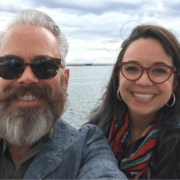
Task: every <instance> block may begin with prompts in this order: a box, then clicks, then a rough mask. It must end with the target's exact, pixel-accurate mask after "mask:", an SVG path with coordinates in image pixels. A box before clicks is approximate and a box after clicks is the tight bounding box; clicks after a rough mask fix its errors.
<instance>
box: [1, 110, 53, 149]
mask: <svg viewBox="0 0 180 180" xmlns="http://www.w3.org/2000/svg"><path fill="white" fill-rule="evenodd" d="M0 113H1V120H0V123H1V125H0V138H4V139H6V140H7V141H8V142H9V143H10V144H14V145H19V146H22V145H24V144H29V145H32V144H33V143H35V142H37V141H38V140H39V139H40V138H41V137H42V136H43V135H45V134H47V133H48V132H49V131H50V130H51V129H52V128H53V125H54V121H53V114H52V113H51V111H50V110H49V109H48V110H47V111H46V112H45V113H44V115H38V114H37V113H36V111H35V109H33V108H28V109H25V110H24V111H22V112H19V113H18V114H17V115H15V114H12V113H11V112H10V111H4V112H0Z"/></svg>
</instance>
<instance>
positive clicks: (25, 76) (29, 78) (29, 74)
mask: <svg viewBox="0 0 180 180" xmlns="http://www.w3.org/2000/svg"><path fill="white" fill-rule="evenodd" d="M38 82H39V79H38V78H37V77H36V76H35V74H34V73H33V71H32V69H31V67H30V66H29V65H27V66H25V69H24V72H23V73H22V74H21V75H20V77H19V78H18V79H17V83H19V84H22V83H23V84H31V83H38Z"/></svg>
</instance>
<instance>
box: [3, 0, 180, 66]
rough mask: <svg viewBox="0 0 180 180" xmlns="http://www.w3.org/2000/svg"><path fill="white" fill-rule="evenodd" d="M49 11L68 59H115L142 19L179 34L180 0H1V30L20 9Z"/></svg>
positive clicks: (112, 61)
mask: <svg viewBox="0 0 180 180" xmlns="http://www.w3.org/2000/svg"><path fill="white" fill-rule="evenodd" d="M29 8H34V9H37V10H40V11H44V12H46V13H47V14H48V15H50V16H51V17H52V18H53V19H54V20H55V22H56V23H57V24H58V25H59V27H60V29H61V31H62V32H63V33H64V34H65V35H66V37H67V39H68V41H69V45H70V50H69V53H68V56H67V62H68V63H74V62H77V63H89V62H92V63H114V62H115V61H116V58H117V55H118V52H119V51H120V46H121V43H122V41H123V39H125V38H127V36H128V35H129V33H130V31H131V30H132V29H133V28H134V27H135V26H136V25H139V24H141V23H148V24H152V23H153V24H159V25H162V26H164V27H166V28H168V29H170V30H172V31H173V32H174V33H175V34H176V35H177V36H178V37H179V35H180V1H179V0H151V1H150V0H26V1H24V0H2V1H0V31H1V30H3V28H4V27H5V25H6V23H7V22H8V21H9V20H10V19H11V18H12V17H13V16H14V14H15V13H16V12H18V11H20V10H24V9H29Z"/></svg>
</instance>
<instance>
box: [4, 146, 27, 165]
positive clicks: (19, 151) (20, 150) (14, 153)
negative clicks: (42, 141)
mask: <svg viewBox="0 0 180 180" xmlns="http://www.w3.org/2000/svg"><path fill="white" fill-rule="evenodd" d="M30 148H31V146H30V145H23V146H17V145H12V144H10V145H8V149H9V152H10V154H11V157H12V160H13V162H14V165H15V167H16V168H17V166H18V165H19V163H20V162H21V160H22V159H23V157H24V156H25V155H26V154H27V152H28V151H29V149H30Z"/></svg>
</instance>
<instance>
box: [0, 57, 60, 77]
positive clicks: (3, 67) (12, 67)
mask: <svg viewBox="0 0 180 180" xmlns="http://www.w3.org/2000/svg"><path fill="white" fill-rule="evenodd" d="M26 65H29V66H30V67H31V69H32V72H33V73H34V74H35V76H36V77H37V78H39V79H49V78H51V77H55V76H56V74H57V70H58V69H59V67H60V66H61V59H58V58H53V57H50V56H37V57H35V58H34V60H33V63H24V62H23V60H22V59H21V58H20V57H17V56H14V55H13V56H11V55H9V56H4V57H0V77H2V78H4V79H15V78H18V77H20V76H21V74H22V73H23V72H24V69H25V66H26Z"/></svg>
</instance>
